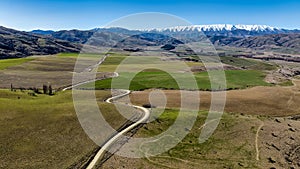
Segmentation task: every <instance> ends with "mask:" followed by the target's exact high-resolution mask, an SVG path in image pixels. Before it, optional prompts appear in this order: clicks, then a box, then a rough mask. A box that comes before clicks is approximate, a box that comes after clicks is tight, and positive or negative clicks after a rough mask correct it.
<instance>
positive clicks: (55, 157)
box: [0, 89, 130, 169]
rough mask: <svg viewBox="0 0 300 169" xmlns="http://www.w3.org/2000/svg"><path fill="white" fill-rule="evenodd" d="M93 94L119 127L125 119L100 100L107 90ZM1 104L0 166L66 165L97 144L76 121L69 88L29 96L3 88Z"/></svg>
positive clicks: (85, 153)
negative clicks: (51, 93) (52, 93)
mask: <svg viewBox="0 0 300 169" xmlns="http://www.w3.org/2000/svg"><path fill="white" fill-rule="evenodd" d="M87 92H89V91H87ZM96 96H97V99H98V100H99V107H100V109H101V111H102V114H103V116H104V117H105V118H106V120H107V121H108V122H110V124H111V125H112V126H113V127H115V128H116V129H117V128H119V127H120V126H121V125H122V124H123V123H124V122H125V121H126V119H125V118H124V117H123V116H122V115H120V114H119V113H118V112H117V110H116V109H115V107H114V106H112V105H110V104H107V103H103V102H102V101H103V100H104V99H105V98H107V97H109V96H110V92H108V91H97V92H96ZM0 107H1V109H0V143H1V144H0V168H49V169H50V168H51V169H52V168H67V167H68V166H70V165H72V164H73V163H76V162H78V161H79V160H80V159H81V158H82V157H84V156H85V155H87V153H89V152H91V151H92V150H93V149H94V148H96V145H95V144H94V143H93V142H92V141H91V140H90V139H89V138H88V136H87V135H86V134H85V132H84V131H83V129H82V128H81V125H80V124H79V121H78V119H77V116H76V114H75V110H74V105H73V99H72V94H71V91H66V92H60V93H57V94H56V95H54V96H47V95H37V96H30V95H28V91H24V92H21V91H17V92H11V91H9V90H3V89H2V90H0ZM128 113H129V114H130V112H128Z"/></svg>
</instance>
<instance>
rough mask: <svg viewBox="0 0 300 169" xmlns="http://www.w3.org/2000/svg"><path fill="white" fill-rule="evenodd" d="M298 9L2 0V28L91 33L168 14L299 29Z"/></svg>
mask: <svg viewBox="0 0 300 169" xmlns="http://www.w3.org/2000/svg"><path fill="white" fill-rule="evenodd" d="M299 9H300V1H299V0H198V1H187V0H165V1H162V0H152V1H151V0H131V1H122V0H116V1H108V0H106V1H100V0H2V1H0V25H2V26H6V27H10V28H15V29H19V30H32V29H53V30H61V29H91V28H95V27H102V26H104V25H105V24H107V23H109V22H111V21H112V20H115V19H117V18H119V17H122V16H126V15H129V14H133V13H140V12H163V13H169V14H173V15H176V16H179V17H182V18H184V19H186V20H188V21H189V22H191V23H192V24H225V23H228V24H265V25H270V26H276V27H282V28H290V29H291V28H292V29H293V28H298V29H300V21H299V18H300V11H299ZM145 22H146V21H145Z"/></svg>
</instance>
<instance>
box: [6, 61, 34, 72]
mask: <svg viewBox="0 0 300 169" xmlns="http://www.w3.org/2000/svg"><path fill="white" fill-rule="evenodd" d="M32 60H34V58H20V59H5V60H0V70H4V69H6V68H9V67H12V66H16V65H20V64H22V63H26V62H29V61H32Z"/></svg>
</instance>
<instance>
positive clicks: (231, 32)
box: [141, 24, 300, 37]
mask: <svg viewBox="0 0 300 169" xmlns="http://www.w3.org/2000/svg"><path fill="white" fill-rule="evenodd" d="M141 31H145V32H153V33H166V34H178V33H197V32H203V33H205V34H206V35H208V36H238V37H248V36H257V35H268V34H281V33H300V30H288V29H282V28H277V27H272V26H267V25H242V24H237V25H232V24H213V25H191V26H175V27H170V28H162V29H157V28H155V29H147V30H141Z"/></svg>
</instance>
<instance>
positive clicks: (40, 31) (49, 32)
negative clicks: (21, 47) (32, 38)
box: [30, 29, 55, 35]
mask: <svg viewBox="0 0 300 169" xmlns="http://www.w3.org/2000/svg"><path fill="white" fill-rule="evenodd" d="M54 32H55V31H52V30H40V29H38V30H33V31H30V33H34V34H38V35H50V34H52V33H54Z"/></svg>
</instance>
